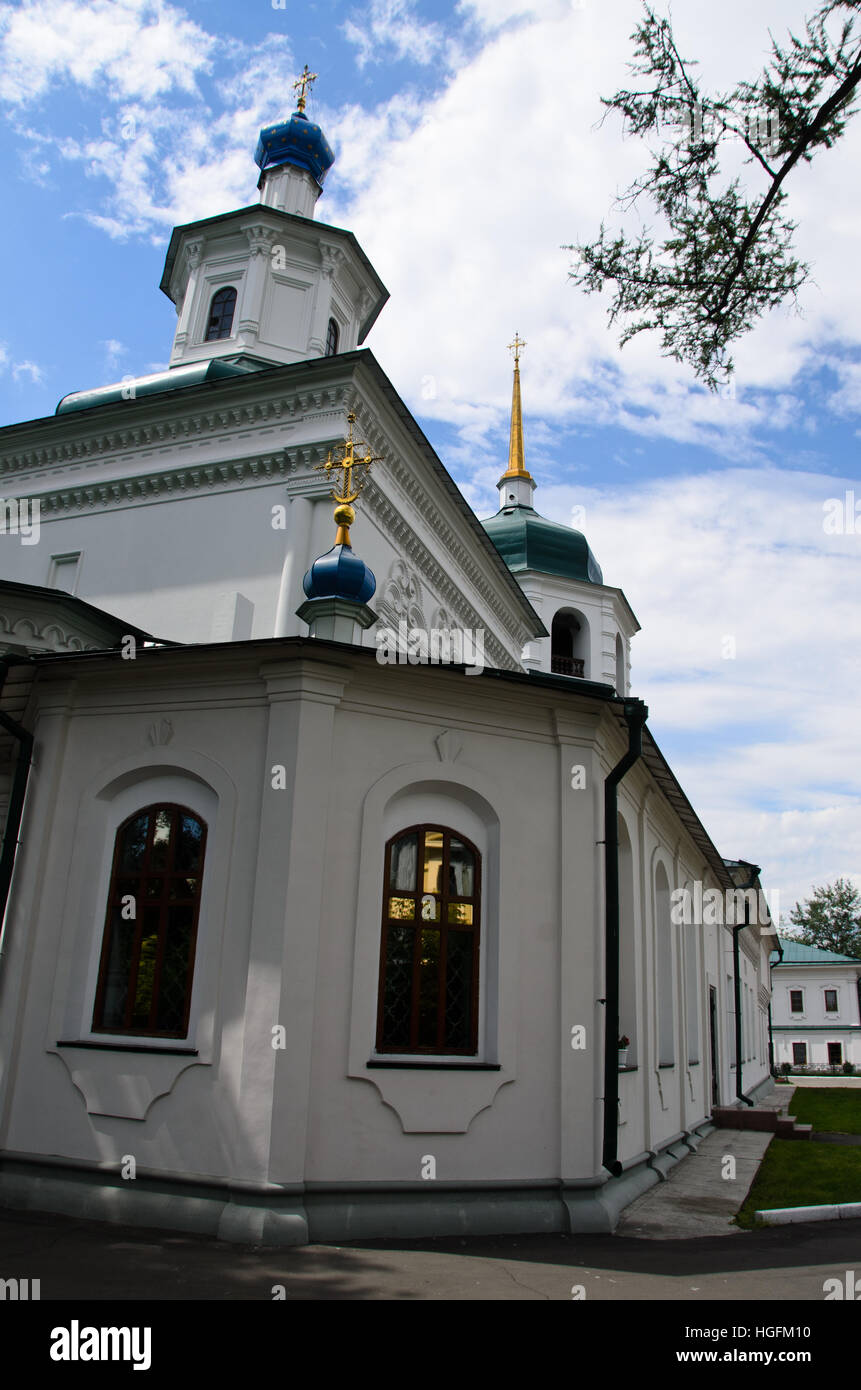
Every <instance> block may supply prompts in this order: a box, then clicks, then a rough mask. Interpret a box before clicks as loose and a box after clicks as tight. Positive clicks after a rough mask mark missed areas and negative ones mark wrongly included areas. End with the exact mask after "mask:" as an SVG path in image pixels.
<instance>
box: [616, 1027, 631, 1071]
mask: <svg viewBox="0 0 861 1390" xmlns="http://www.w3.org/2000/svg"><path fill="white" fill-rule="evenodd" d="M630 1046H631V1039H630V1038H628V1037H626V1036H625V1034H624V1033H623V1034H622V1036H621V1037H620V1039H619V1042H618V1047H619V1066H620V1067H626V1066H627V1065H628V1048H629V1047H630Z"/></svg>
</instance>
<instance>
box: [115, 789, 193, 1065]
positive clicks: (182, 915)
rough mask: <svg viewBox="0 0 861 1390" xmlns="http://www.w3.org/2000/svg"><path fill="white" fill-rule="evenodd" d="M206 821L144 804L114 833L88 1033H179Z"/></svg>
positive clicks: (179, 809)
mask: <svg viewBox="0 0 861 1390" xmlns="http://www.w3.org/2000/svg"><path fill="white" fill-rule="evenodd" d="M205 848H206V826H205V825H204V823H203V821H202V820H201V819H200V817H199V816H196V815H195V814H194V812H193V811H189V810H188V809H187V808H186V807H185V806H174V805H159V806H147V807H145V808H144V809H143V810H141V811H136V812H135V814H134V815H133V816H130V817H129V819H128V820H126V821H124V822H123V824H122V825H121V826H120V828H119V830H118V831H117V837H116V842H115V846H114V861H113V867H112V870H111V886H110V891H109V894H108V912H107V921H106V923H105V936H104V942H103V944H102V959H101V964H100V967H99V983H98V989H97V991H96V1007H95V1010H94V1013H93V1032H99V1033H133V1034H136V1035H140V1034H149V1035H152V1036H155V1037H165V1038H184V1037H186V1035H187V1033H188V1010H189V1003H190V1001H191V976H192V969H193V967H194V947H195V940H196V936H197V917H198V910H199V907H200V886H201V877H202V873H203V857H204V851H205Z"/></svg>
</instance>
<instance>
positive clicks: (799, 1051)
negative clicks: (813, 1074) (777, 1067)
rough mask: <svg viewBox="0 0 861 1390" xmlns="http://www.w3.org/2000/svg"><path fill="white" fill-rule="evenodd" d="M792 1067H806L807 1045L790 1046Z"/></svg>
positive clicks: (796, 1044) (795, 1044)
mask: <svg viewBox="0 0 861 1390" xmlns="http://www.w3.org/2000/svg"><path fill="white" fill-rule="evenodd" d="M792 1065H793V1066H794V1067H806V1066H807V1043H793V1044H792Z"/></svg>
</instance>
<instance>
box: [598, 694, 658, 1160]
mask: <svg viewBox="0 0 861 1390" xmlns="http://www.w3.org/2000/svg"><path fill="white" fill-rule="evenodd" d="M623 712H624V715H625V723H626V724H627V725H628V751H627V753H626V754H625V756H624V757H623V758H622V759H621V760H620V761H619V762H618V763H617V764H616V766H615V767H614V768H613V771H612V772H610V773H609V774H608V776H607V780H606V782H605V783H604V914H605V915H604V958H605V961H606V965H605V978H606V983H605V986H604V989H605V994H606V998H605V1000H604V1003H605V1005H606V1009H605V1013H604V1154H603V1160H602V1161H603V1164H604V1167H605V1168H607V1169H609V1171H610V1172H611V1173H612V1174H613V1177H614V1178H616V1177H618V1176H619V1174H620V1173H621V1171H622V1165H621V1163H620V1162H619V1160H618V1159H617V1157H616V1152H617V1149H618V1142H619V1052H618V1043H619V820H618V801H617V797H616V788H617V787H618V785H619V783H620V782H621V780H622V778H623V777H624V776H625V773H626V772H629V771H630V770H631V768H632V767H633V766H634V763H635V762H637V760H638V759H639V757H640V756H641V754H642V752H643V727H644V725H645V723H646V720H647V719H648V717H649V710H648V706H647V705H644V704H643V701H642V700H626V701H625V703H624V711H623Z"/></svg>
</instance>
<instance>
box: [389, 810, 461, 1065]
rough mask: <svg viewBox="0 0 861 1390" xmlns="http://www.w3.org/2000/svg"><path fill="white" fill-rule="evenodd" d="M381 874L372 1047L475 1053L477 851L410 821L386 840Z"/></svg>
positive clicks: (448, 832)
mask: <svg viewBox="0 0 861 1390" xmlns="http://www.w3.org/2000/svg"><path fill="white" fill-rule="evenodd" d="M384 874H385V877H384V894H383V921H382V945H381V952H380V985H379V1005H378V1015H377V1051H378V1052H398V1053H413V1052H414V1053H433V1054H436V1055H441V1054H451V1055H453V1056H457V1055H461V1056H471V1055H474V1054H475V1053H476V1052H477V1050H478V961H479V956H478V950H479V931H480V925H481V856H480V855H479V853H478V850H477V849H476V848H475V846H474V845H473V844H471V843H470V842H469V840H467V839H466V838H465V837H464V836H463V835H460V834H458V833H457V832H456V831H453V830H449V829H447V828H446V827H444V826H440V825H414V826H412V827H410V829H408V830H404V831H402V832H401V833H400V834H398V835H396V836H395V837H394V838H393V839H391V840H390V841H389V843H388V845H387V846H386V858H385V869H384Z"/></svg>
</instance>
